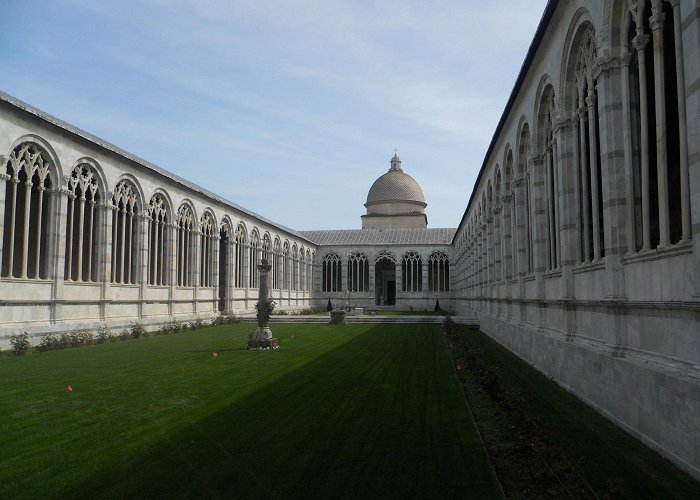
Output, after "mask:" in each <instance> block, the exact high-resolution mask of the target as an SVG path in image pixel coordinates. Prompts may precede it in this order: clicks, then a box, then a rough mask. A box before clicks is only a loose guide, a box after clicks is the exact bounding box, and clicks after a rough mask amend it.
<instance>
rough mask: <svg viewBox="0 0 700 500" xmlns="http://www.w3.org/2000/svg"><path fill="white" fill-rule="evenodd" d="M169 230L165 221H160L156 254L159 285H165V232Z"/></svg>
mask: <svg viewBox="0 0 700 500" xmlns="http://www.w3.org/2000/svg"><path fill="white" fill-rule="evenodd" d="M167 230H168V228H167V226H166V224H165V222H164V221H161V220H158V238H157V240H158V253H156V258H157V259H158V285H164V284H165V255H164V253H165V245H164V243H165V241H164V240H165V231H167Z"/></svg>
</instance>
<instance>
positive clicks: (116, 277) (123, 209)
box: [66, 179, 138, 285]
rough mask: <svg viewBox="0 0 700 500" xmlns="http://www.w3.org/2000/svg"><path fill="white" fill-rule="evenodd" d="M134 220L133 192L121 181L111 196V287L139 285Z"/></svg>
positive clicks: (136, 231)
mask: <svg viewBox="0 0 700 500" xmlns="http://www.w3.org/2000/svg"><path fill="white" fill-rule="evenodd" d="M137 216H138V193H137V191H136V188H135V187H134V185H133V184H132V183H131V182H130V181H128V180H126V179H124V180H121V181H119V182H118V183H117V187H116V188H115V189H114V194H113V195H112V283H119V284H127V285H130V284H135V283H137V282H138V272H137V269H138V229H137V222H138V219H137ZM66 255H68V254H67V253H66Z"/></svg>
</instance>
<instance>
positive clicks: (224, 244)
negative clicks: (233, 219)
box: [212, 220, 232, 312]
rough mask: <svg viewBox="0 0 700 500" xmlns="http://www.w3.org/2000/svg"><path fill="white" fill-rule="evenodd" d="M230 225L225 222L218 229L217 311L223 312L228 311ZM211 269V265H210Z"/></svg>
mask: <svg viewBox="0 0 700 500" xmlns="http://www.w3.org/2000/svg"><path fill="white" fill-rule="evenodd" d="M231 236H232V234H231V225H230V224H229V222H228V221H227V220H224V221H223V222H222V223H221V227H220V228H219V280H218V285H219V311H220V312H224V311H226V310H227V309H228V307H227V300H228V299H229V286H230V276H231V264H230V261H229V259H230V255H231V253H230V252H231V241H232V240H231ZM212 267H213V265H212Z"/></svg>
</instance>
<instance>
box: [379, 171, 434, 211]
mask: <svg viewBox="0 0 700 500" xmlns="http://www.w3.org/2000/svg"><path fill="white" fill-rule="evenodd" d="M383 201H407V202H418V203H422V204H425V198H424V197H423V190H422V189H421V188H420V186H419V185H418V183H417V182H416V181H415V179H414V178H413V177H411V176H410V175H408V174H406V173H404V172H403V171H401V170H389V171H388V172H387V173H386V174H384V175H382V176H381V177H380V178H379V179H377V180H376V181H374V184H372V187H371V188H370V189H369V193H368V194H367V203H377V202H383Z"/></svg>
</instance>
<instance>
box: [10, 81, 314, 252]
mask: <svg viewBox="0 0 700 500" xmlns="http://www.w3.org/2000/svg"><path fill="white" fill-rule="evenodd" d="M2 101H4V102H6V103H7V104H9V105H11V106H14V107H15V108H19V109H21V110H23V111H25V112H27V113H29V114H31V115H34V116H36V117H37V118H39V119H41V120H44V121H45V122H48V123H50V124H52V125H54V126H56V127H59V128H61V129H63V130H66V131H67V132H70V133H72V134H75V135H77V136H79V137H82V138H83V139H86V140H88V141H89V142H91V143H93V144H95V145H96V146H98V147H100V148H103V149H106V150H108V151H111V152H112V153H115V154H117V155H119V156H122V157H124V158H125V159H127V160H129V161H131V162H133V163H136V164H138V165H140V166H141V167H143V168H145V169H147V170H151V171H153V172H155V173H156V174H159V175H161V176H163V177H166V178H168V179H170V180H172V181H174V182H175V183H177V184H180V185H182V186H183V187H185V188H186V189H190V190H192V191H195V192H197V193H199V194H201V195H202V196H204V197H206V198H210V199H212V200H214V201H217V202H219V203H223V204H224V205H228V206H229V207H231V208H233V209H234V210H236V211H238V212H241V213H243V214H245V215H248V216H250V217H252V218H253V219H256V220H258V221H259V222H264V223H265V224H268V225H270V226H272V227H275V228H277V229H279V230H281V231H283V232H286V233H287V234H290V235H293V236H297V237H299V238H304V239H305V237H304V236H303V235H301V234H300V233H299V232H298V231H295V230H294V229H291V228H288V227H286V226H283V225H281V224H277V223H276V222H273V221H271V220H270V219H267V218H266V217H263V216H262V215H259V214H256V213H255V212H252V211H250V210H248V209H247V208H244V207H242V206H240V205H237V204H236V203H233V202H232V201H229V200H227V199H225V198H223V197H221V196H219V195H217V194H214V193H212V192H211V191H208V190H207V189H204V188H203V187H202V186H199V185H197V184H195V183H193V182H190V181H188V180H186V179H183V178H182V177H179V176H177V175H175V174H173V173H172V172H168V171H167V170H165V169H164V168H161V167H159V166H158V165H156V164H154V163H151V162H149V161H146V160H144V159H142V158H139V157H138V156H136V155H135V154H133V153H129V152H128V151H125V150H123V149H121V148H119V147H117V146H115V145H114V144H111V143H109V142H107V141H105V140H104V139H100V138H99V137H97V136H94V135H92V134H90V133H88V132H85V131H84V130H81V129H79V128H78V127H75V126H74V125H71V124H70V123H67V122H64V121H63V120H60V119H58V118H56V117H54V116H52V115H50V114H48V113H46V112H44V111H42V110H40V109H38V108H35V107H33V106H31V105H29V104H27V103H26V102H24V101H21V100H20V99H17V98H16V97H13V96H11V95H10V94H7V93H5V92H3V91H0V102H2Z"/></svg>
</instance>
